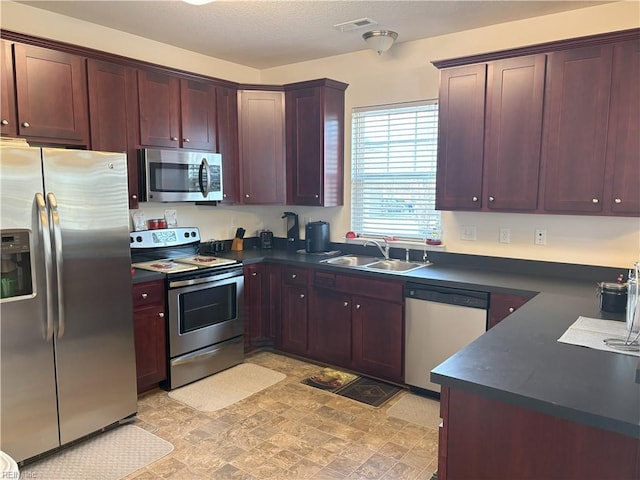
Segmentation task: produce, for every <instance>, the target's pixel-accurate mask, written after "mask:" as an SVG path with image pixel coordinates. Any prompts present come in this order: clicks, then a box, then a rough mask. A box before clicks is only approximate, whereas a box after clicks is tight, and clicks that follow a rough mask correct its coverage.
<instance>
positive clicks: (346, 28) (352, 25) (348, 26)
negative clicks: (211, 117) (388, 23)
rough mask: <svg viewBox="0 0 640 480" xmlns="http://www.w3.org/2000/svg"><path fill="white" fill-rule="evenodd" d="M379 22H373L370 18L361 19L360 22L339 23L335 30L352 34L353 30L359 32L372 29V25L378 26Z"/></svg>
mask: <svg viewBox="0 0 640 480" xmlns="http://www.w3.org/2000/svg"><path fill="white" fill-rule="evenodd" d="M377 24H378V22H376V21H375V20H371V19H370V18H360V19H358V20H351V21H349V22H344V23H338V24H337V25H334V26H333V28H337V29H338V30H340V31H341V32H350V31H351V30H357V29H358V28H364V27H370V26H371V25H377Z"/></svg>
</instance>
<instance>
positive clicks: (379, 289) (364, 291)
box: [336, 275, 402, 303]
mask: <svg viewBox="0 0 640 480" xmlns="http://www.w3.org/2000/svg"><path fill="white" fill-rule="evenodd" d="M336 290H339V291H341V292H345V293H351V294H354V295H362V296H363V297H373V298H377V299H378V300H387V301H390V302H398V303H402V282H394V281H389V280H377V279H375V280H374V279H371V278H363V277H355V276H350V275H336Z"/></svg>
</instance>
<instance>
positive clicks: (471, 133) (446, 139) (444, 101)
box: [436, 64, 487, 210]
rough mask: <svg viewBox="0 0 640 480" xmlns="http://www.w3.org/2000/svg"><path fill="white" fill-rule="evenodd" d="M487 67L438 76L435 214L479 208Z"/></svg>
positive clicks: (447, 72) (452, 71)
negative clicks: (442, 211)
mask: <svg viewBox="0 0 640 480" xmlns="http://www.w3.org/2000/svg"><path fill="white" fill-rule="evenodd" d="M486 69H487V67H486V65H484V64H482V65H471V66H468V67H456V68H450V69H446V70H442V71H441V72H440V94H439V98H440V100H439V112H438V118H439V120H438V123H439V125H438V129H439V134H438V171H437V174H436V175H437V180H436V209H437V210H456V209H464V210H474V209H479V208H480V207H481V206H482V202H481V198H482V158H483V155H482V152H483V142H484V105H485V103H484V102H485V84H486Z"/></svg>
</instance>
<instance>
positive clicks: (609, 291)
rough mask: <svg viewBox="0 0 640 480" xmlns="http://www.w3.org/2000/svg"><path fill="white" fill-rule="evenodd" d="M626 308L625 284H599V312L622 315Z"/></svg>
mask: <svg viewBox="0 0 640 480" xmlns="http://www.w3.org/2000/svg"><path fill="white" fill-rule="evenodd" d="M626 308H627V284H626V283H608V282H602V283H601V284H600V310H602V311H603V312H610V313H624V311H625V309H626Z"/></svg>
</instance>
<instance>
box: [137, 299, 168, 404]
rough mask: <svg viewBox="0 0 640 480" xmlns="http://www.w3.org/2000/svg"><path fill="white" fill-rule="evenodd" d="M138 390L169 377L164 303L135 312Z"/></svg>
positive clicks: (152, 385) (146, 388) (147, 387)
mask: <svg viewBox="0 0 640 480" xmlns="http://www.w3.org/2000/svg"><path fill="white" fill-rule="evenodd" d="M134 334H135V349H136V377H137V381H138V392H142V391H144V390H148V389H149V388H152V387H154V386H155V385H157V384H158V383H159V382H161V381H163V380H166V378H167V358H166V347H165V319H164V305H157V306H152V307H148V308H144V309H140V310H136V311H135V312H134Z"/></svg>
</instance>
